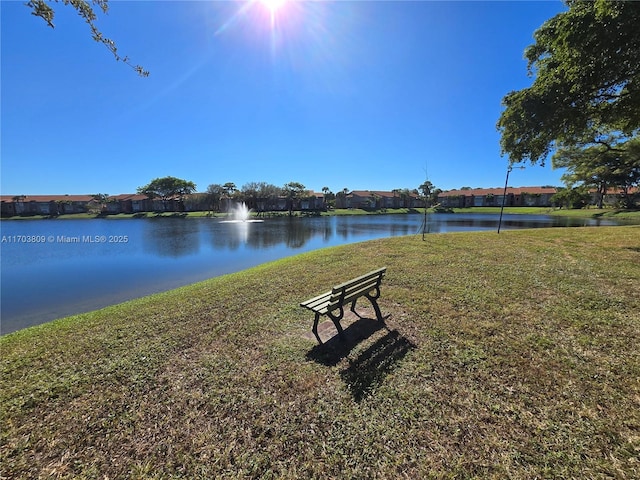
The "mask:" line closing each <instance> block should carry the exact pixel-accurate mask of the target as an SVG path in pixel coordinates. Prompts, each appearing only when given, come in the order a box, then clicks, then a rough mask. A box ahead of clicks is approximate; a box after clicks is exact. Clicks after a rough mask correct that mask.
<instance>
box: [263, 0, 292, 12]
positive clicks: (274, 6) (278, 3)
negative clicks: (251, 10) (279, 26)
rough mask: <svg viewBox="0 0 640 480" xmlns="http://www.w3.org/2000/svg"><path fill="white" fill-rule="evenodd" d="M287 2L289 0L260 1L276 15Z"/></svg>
mask: <svg viewBox="0 0 640 480" xmlns="http://www.w3.org/2000/svg"><path fill="white" fill-rule="evenodd" d="M286 1H287V0H260V3H262V4H263V5H264V6H265V7H267V9H268V10H269V11H270V12H271V13H275V12H276V11H278V10H279V9H280V8H281V7H282V6H283V5H284V4H285V3H286Z"/></svg>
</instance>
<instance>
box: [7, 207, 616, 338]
mask: <svg viewBox="0 0 640 480" xmlns="http://www.w3.org/2000/svg"><path fill="white" fill-rule="evenodd" d="M422 223H423V217H422V216H421V215H373V216H340V217H314V218H295V217H294V218H292V219H289V218H273V219H266V220H265V221H264V222H261V223H223V222H221V221H220V220H219V219H209V218H201V219H196V218H188V219H181V218H158V219H131V220H109V219H91V220H20V221H3V222H2V223H1V227H2V230H1V234H0V235H1V236H2V244H1V248H2V249H1V260H0V267H1V285H0V286H1V299H0V300H1V304H0V305H1V306H0V308H1V310H0V313H1V322H2V323H1V326H0V331H1V333H2V334H5V333H10V332H12V331H15V330H19V329H21V328H25V327H28V326H32V325H37V324H40V323H44V322H47V321H49V320H53V319H55V318H59V317H64V316H67V315H72V314H76V313H81V312H86V311H90V310H94V309H97V308H102V307H105V306H108V305H112V304H115V303H120V302H123V301H125V300H129V299H132V298H136V297H140V296H144V295H148V294H151V293H155V292H160V291H164V290H169V289H171V288H176V287H179V286H182V285H186V284H189V283H193V282H196V281H199V280H204V279H207V278H211V277H215V276H218V275H222V274H225V273H231V272H236V271H240V270H243V269H246V268H249V267H252V266H255V265H258V264H261V263H265V262H268V261H271V260H275V259H279V258H283V257H287V256H290V255H295V254H297V253H301V252H305V251H309V250H315V249H318V248H323V247H328V246H333V245H340V244H346V243H353V242H360V241H365V240H372V239H375V238H381V237H390V236H397V235H411V234H418V233H420V232H421V231H422V230H421V229H422ZM497 223H498V215H478V214H436V215H430V216H429V217H428V221H427V228H426V230H427V231H428V232H429V233H444V232H455V231H471V230H495V229H496V228H497ZM616 224H618V223H617V222H615V221H613V220H593V219H568V218H562V217H548V216H543V215H505V216H504V217H503V221H502V225H503V226H502V228H503V229H505V230H506V229H516V228H537V227H552V226H563V227H564V226H587V225H616ZM27 240H31V242H30V243H27Z"/></svg>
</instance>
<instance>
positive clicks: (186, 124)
mask: <svg viewBox="0 0 640 480" xmlns="http://www.w3.org/2000/svg"><path fill="white" fill-rule="evenodd" d="M23 3H24V2H22V1H15V2H14V1H2V2H1V22H2V25H1V27H2V58H1V62H2V72H1V74H2V77H1V80H2V85H1V89H2V91H1V94H2V97H1V100H2V111H1V122H2V123H1V133H2V137H1V174H2V175H1V190H2V194H3V195H14V194H15V195H18V194H26V195H28V194H32V195H33V194H87V193H91V194H92V193H98V192H100V193H108V194H114V195H115V194H119V193H131V192H134V191H135V190H136V188H137V187H139V186H142V185H145V184H147V183H148V182H149V181H151V180H152V179H153V178H156V177H163V176H167V175H171V176H175V177H179V178H184V179H186V180H190V181H193V182H194V183H196V185H197V190H198V191H205V190H206V188H207V186H208V185H209V184H212V183H226V182H234V183H235V184H236V185H237V186H238V187H241V186H242V185H244V184H245V183H247V182H252V181H265V182H269V183H273V184H275V185H278V186H282V185H284V184H285V183H287V182H291V181H295V182H300V183H302V184H304V185H305V186H306V187H307V188H308V189H311V190H315V191H320V190H321V189H322V187H325V186H327V187H329V188H330V189H331V190H333V191H334V192H337V191H340V190H342V189H343V188H348V189H349V190H360V189H370V190H392V189H394V188H410V189H413V188H417V187H418V186H419V185H420V184H421V183H422V182H423V181H424V180H425V178H427V177H428V179H429V180H430V181H431V182H432V183H433V184H434V185H436V186H437V187H439V188H442V189H444V190H449V189H454V188H459V187H462V186H470V187H498V186H502V185H504V177H505V173H506V166H507V159H506V158H505V157H501V156H500V146H499V135H498V132H497V131H496V128H495V125H496V122H497V120H498V117H499V115H500V112H501V108H502V107H501V104H500V101H501V99H502V97H503V96H504V95H505V94H506V93H508V92H509V91H511V90H518V89H521V88H524V87H527V86H529V85H530V84H531V82H532V79H531V78H529V77H528V76H527V69H526V62H525V60H524V59H523V51H524V49H525V47H526V46H528V45H530V44H531V43H532V42H533V36H532V35H533V32H534V31H535V30H536V29H537V28H538V27H539V26H540V25H541V24H542V23H543V22H544V21H545V20H546V19H548V18H550V17H552V16H553V15H555V14H557V13H559V12H561V11H564V10H565V6H564V4H562V3H561V2H559V1H549V2H508V1H502V2H484V1H476V2H471V1H469V2H426V1H424V2H418V1H416V2H405V1H356V2H348V1H341V2H285V3H284V4H283V5H282V6H281V7H280V8H279V9H278V10H277V11H275V13H273V15H272V13H271V12H270V11H269V10H268V9H267V8H266V7H265V5H264V4H262V3H260V2H254V3H253V4H246V3H243V2H235V1H226V2H218V1H195V2H187V1H179V2H169V1H138V2H129V1H114V0H112V1H111V2H110V5H111V7H110V11H109V14H108V15H107V16H104V15H101V16H100V17H99V19H98V22H97V25H98V26H99V28H100V29H101V30H102V32H103V33H104V34H105V35H106V36H107V37H109V38H112V39H113V40H114V41H115V42H116V44H117V46H118V48H119V52H120V53H121V54H123V55H128V56H129V57H130V58H131V61H132V62H133V63H134V64H141V65H142V66H144V67H145V68H146V69H148V70H149V71H150V72H151V74H150V76H149V77H148V78H142V77H139V76H137V75H136V73H135V72H134V71H133V70H131V69H130V68H128V67H127V66H125V65H124V64H122V63H117V62H115V60H114V59H113V57H112V56H111V54H110V53H109V52H108V51H107V50H106V49H105V48H104V46H102V45H100V44H98V43H96V42H93V41H92V40H91V38H90V33H89V31H88V27H87V26H86V25H85V24H84V23H83V22H82V20H81V19H80V18H79V17H77V15H76V13H75V11H74V10H73V9H72V8H71V7H64V6H60V5H58V6H57V7H56V9H57V10H56V17H55V20H54V23H55V25H56V28H55V29H51V28H49V27H47V26H46V24H45V23H44V22H43V21H42V20H41V19H39V18H36V17H34V16H32V15H31V14H30V11H29V9H28V8H27V7H25V6H24V5H23ZM548 163H549V162H548ZM561 174H562V172H561V171H554V170H552V169H551V167H550V166H549V165H548V166H546V167H540V166H527V168H526V169H524V170H514V171H513V172H512V174H511V178H510V182H509V183H510V185H512V186H533V185H561V184H562V183H561V181H560V176H561Z"/></svg>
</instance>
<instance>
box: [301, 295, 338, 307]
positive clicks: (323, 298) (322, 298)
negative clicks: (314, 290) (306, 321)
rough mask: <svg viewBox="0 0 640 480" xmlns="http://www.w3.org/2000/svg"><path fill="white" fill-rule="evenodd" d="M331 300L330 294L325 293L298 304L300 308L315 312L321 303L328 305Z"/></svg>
mask: <svg viewBox="0 0 640 480" xmlns="http://www.w3.org/2000/svg"><path fill="white" fill-rule="evenodd" d="M330 298H331V292H325V293H323V294H322V295H318V296H317V297H313V298H310V299H309V300H306V301H304V302H302V303H301V304H300V306H301V307H306V308H308V309H310V310H315V309H316V308H318V306H319V305H322V304H323V303H328V302H329V300H330Z"/></svg>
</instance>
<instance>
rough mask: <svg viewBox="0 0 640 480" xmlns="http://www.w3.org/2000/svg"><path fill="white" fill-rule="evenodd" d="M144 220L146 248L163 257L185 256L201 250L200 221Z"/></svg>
mask: <svg viewBox="0 0 640 480" xmlns="http://www.w3.org/2000/svg"><path fill="white" fill-rule="evenodd" d="M143 221H144V222H145V223H144V227H143V239H144V247H143V248H144V250H146V251H148V252H151V253H154V254H156V255H158V256H161V257H183V256H185V255H193V254H196V253H198V252H199V251H200V235H199V230H200V227H199V222H193V221H191V220H190V219H165V218H158V219H153V220H143Z"/></svg>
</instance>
